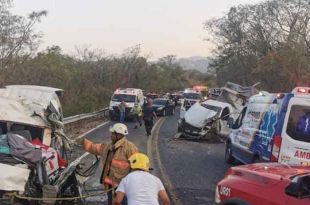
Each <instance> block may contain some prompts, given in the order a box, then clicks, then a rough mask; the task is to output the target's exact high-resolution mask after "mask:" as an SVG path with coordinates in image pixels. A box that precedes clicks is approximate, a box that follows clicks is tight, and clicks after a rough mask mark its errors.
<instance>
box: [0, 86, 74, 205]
mask: <svg viewBox="0 0 310 205" xmlns="http://www.w3.org/2000/svg"><path fill="white" fill-rule="evenodd" d="M62 94H63V90H61V89H57V88H50V87H43V86H27V85H12V86H5V87H3V88H0V200H1V204H15V203H16V202H18V203H19V204H20V203H21V204H43V203H44V204H46V203H47V204H57V202H56V201H52V200H48V201H33V200H30V201H29V200H28V199H29V198H27V197H34V198H42V197H45V198H46V197H47V198H56V197H66V196H77V195H79V194H80V186H79V181H78V179H77V177H76V176H75V170H76V169H77V165H78V162H79V161H75V162H74V163H71V164H69V163H68V162H69V160H70V151H71V148H70V145H71V141H70V139H69V138H68V137H67V136H66V135H65V134H64V132H63V128H64V125H63V122H62V119H63V113H62V108H61V104H60V101H59V97H60V96H61V95H62ZM78 160H80V159H78ZM68 164H69V165H68ZM23 197H26V198H23ZM12 199H13V200H12Z"/></svg>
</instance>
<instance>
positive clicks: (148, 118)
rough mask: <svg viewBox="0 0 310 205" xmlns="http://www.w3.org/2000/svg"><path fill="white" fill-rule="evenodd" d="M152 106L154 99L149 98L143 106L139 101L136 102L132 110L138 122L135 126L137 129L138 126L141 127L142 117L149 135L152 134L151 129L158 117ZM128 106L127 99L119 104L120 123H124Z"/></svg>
mask: <svg viewBox="0 0 310 205" xmlns="http://www.w3.org/2000/svg"><path fill="white" fill-rule="evenodd" d="M152 106H153V100H152V99H151V98H147V99H146V101H145V103H144V105H143V107H141V106H140V105H139V104H138V103H136V104H135V105H134V107H133V110H132V112H133V118H134V121H135V123H136V124H135V127H134V128H135V129H137V128H138V126H140V127H141V126H142V119H143V121H144V126H145V130H146V135H147V136H149V135H151V131H152V128H153V125H154V120H155V119H157V116H156V113H155V112H154V109H153V107H152ZM126 107H127V105H126V102H125V101H122V102H121V103H120V104H119V105H118V109H119V116H120V118H119V122H120V123H124V121H125V116H126Z"/></svg>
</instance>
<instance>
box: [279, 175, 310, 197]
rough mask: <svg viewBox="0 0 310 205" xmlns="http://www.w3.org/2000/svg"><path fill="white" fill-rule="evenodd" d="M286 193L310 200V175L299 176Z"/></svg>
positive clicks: (286, 189) (287, 188)
mask: <svg viewBox="0 0 310 205" xmlns="http://www.w3.org/2000/svg"><path fill="white" fill-rule="evenodd" d="M285 193H286V194H287V195H289V196H293V197H296V198H300V199H303V198H310V175H306V176H297V177H295V178H294V179H293V180H292V182H291V183H290V184H289V185H288V186H287V187H286V188H285Z"/></svg>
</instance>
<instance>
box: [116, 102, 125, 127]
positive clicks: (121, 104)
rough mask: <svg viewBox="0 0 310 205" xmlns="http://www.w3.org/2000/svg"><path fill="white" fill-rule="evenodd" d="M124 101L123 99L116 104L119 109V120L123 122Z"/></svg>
mask: <svg viewBox="0 0 310 205" xmlns="http://www.w3.org/2000/svg"><path fill="white" fill-rule="evenodd" d="M126 107H127V105H126V103H125V101H124V100H122V102H121V103H120V104H119V105H118V110H119V122H120V123H124V121H125V116H126Z"/></svg>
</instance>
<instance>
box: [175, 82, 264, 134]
mask: <svg viewBox="0 0 310 205" xmlns="http://www.w3.org/2000/svg"><path fill="white" fill-rule="evenodd" d="M256 85H257V84H255V85H253V86H250V87H242V86H240V85H238V84H234V83H231V82H228V83H227V84H226V85H225V86H224V87H223V88H221V93H220V95H219V96H218V97H217V98H211V99H207V100H205V101H203V102H201V103H196V104H194V105H193V106H191V107H190V108H189V109H188V110H187V111H186V112H185V114H184V115H183V116H182V115H181V117H180V119H179V122H178V134H177V136H178V137H183V138H191V139H211V138H213V137H214V136H218V135H221V136H228V134H229V133H230V131H231V129H230V128H229V126H228V120H229V119H235V118H237V116H238V114H239V113H240V112H241V110H242V108H243V107H244V105H245V104H246V102H247V99H248V98H249V97H250V96H252V95H254V94H256V93H258V91H257V90H256V89H255V86H256Z"/></svg>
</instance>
